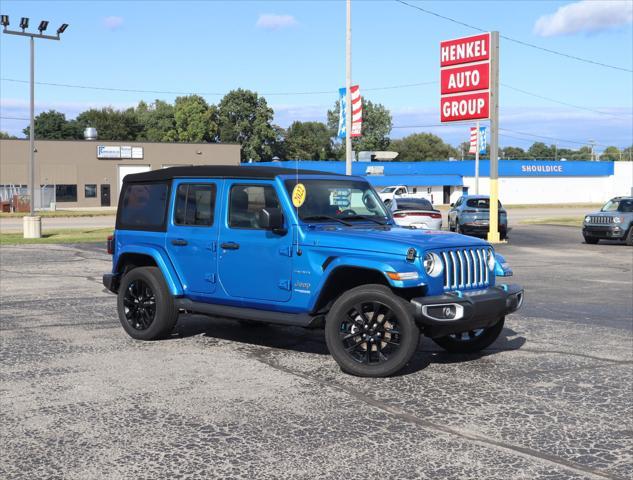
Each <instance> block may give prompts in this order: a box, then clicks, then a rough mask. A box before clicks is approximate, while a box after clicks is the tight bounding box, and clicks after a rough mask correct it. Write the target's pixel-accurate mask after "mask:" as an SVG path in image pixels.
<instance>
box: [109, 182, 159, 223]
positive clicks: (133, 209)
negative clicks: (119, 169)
mask: <svg viewBox="0 0 633 480" xmlns="http://www.w3.org/2000/svg"><path fill="white" fill-rule="evenodd" d="M123 186H124V188H125V190H124V191H123V194H122V197H123V198H122V201H121V203H120V208H119V214H118V217H117V229H123V230H156V231H164V229H165V217H166V211H167V194H168V192H169V186H168V185H167V183H162V182H157V183H127V184H126V183H124V184H123Z"/></svg>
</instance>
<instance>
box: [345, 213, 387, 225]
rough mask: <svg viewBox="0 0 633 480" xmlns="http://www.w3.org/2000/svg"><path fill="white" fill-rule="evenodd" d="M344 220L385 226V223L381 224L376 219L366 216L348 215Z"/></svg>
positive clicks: (381, 222)
mask: <svg viewBox="0 0 633 480" xmlns="http://www.w3.org/2000/svg"><path fill="white" fill-rule="evenodd" d="M345 219H346V220H369V221H370V222H374V223H377V224H378V225H387V222H383V221H381V220H378V219H377V218H373V217H370V216H368V215H348V216H346V217H345Z"/></svg>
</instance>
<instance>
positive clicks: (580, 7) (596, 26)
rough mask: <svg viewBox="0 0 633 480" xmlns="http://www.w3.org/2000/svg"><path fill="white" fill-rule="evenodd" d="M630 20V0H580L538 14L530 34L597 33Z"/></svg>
mask: <svg viewBox="0 0 633 480" xmlns="http://www.w3.org/2000/svg"><path fill="white" fill-rule="evenodd" d="M632 22H633V2H631V0H600V1H595V0H594V1H591V0H582V1H580V2H575V3H570V4H568V5H564V6H562V7H560V8H559V9H558V10H556V12H555V13H552V14H549V15H543V16H541V17H540V18H539V19H538V20H537V21H536V23H535V24H534V33H536V34H537V35H540V36H542V37H552V36H555V35H568V34H573V33H579V32H587V33H589V32H600V31H604V30H609V29H613V28H617V27H621V26H624V25H628V24H630V23H632Z"/></svg>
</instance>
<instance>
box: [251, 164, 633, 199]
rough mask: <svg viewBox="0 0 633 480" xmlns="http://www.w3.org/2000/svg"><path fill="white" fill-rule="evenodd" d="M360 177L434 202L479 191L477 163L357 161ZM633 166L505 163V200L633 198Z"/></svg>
mask: <svg viewBox="0 0 633 480" xmlns="http://www.w3.org/2000/svg"><path fill="white" fill-rule="evenodd" d="M296 164H298V165H299V166H300V168H306V169H311V170H323V171H327V172H335V173H345V164H344V162H329V161H327V162H317V161H301V162H293V161H289V162H268V163H261V164H260V165H277V166H283V167H287V168H294V166H295V165H296ZM489 172H490V163H489V161H488V160H482V161H481V162H480V165H479V174H480V179H479V193H481V194H488V193H489V183H488V178H487V176H488V175H489ZM352 173H353V174H354V175H362V176H364V177H365V178H367V179H368V180H369V181H370V182H371V183H372V185H373V186H374V187H375V188H376V189H381V188H383V187H385V186H390V185H406V186H407V187H409V190H411V191H413V192H416V193H419V192H422V193H425V194H427V195H428V197H429V198H430V199H432V202H433V204H435V205H440V204H448V203H453V202H455V201H456V200H457V199H458V198H459V197H460V196H461V195H463V194H474V193H475V161H474V160H464V161H430V162H354V164H353V165H352ZM632 189H633V162H585V161H540V160H500V161H499V199H500V200H501V202H503V203H504V204H510V205H511V204H548V203H560V204H565V203H602V202H605V201H607V200H608V199H610V198H612V197H615V196H617V195H632V194H633V191H632Z"/></svg>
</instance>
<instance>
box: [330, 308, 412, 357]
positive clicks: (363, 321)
mask: <svg viewBox="0 0 633 480" xmlns="http://www.w3.org/2000/svg"><path fill="white" fill-rule="evenodd" d="M345 317H346V318H345V319H344V320H343V321H342V322H341V326H340V330H339V336H340V338H341V342H342V344H343V348H344V349H345V351H346V352H347V353H348V354H349V355H350V356H351V357H352V359H353V360H354V361H356V362H358V363H361V364H366V365H372V364H373V365H375V364H380V363H383V362H386V361H388V360H389V357H390V356H392V355H393V354H395V353H396V352H397V351H398V349H399V348H400V330H398V319H397V318H396V316H395V315H394V312H393V310H391V309H390V308H389V307H388V306H387V305H385V304H384V303H381V302H360V303H358V304H356V305H354V306H353V307H352V308H350V309H349V310H348V311H347V313H346V314H345Z"/></svg>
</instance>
